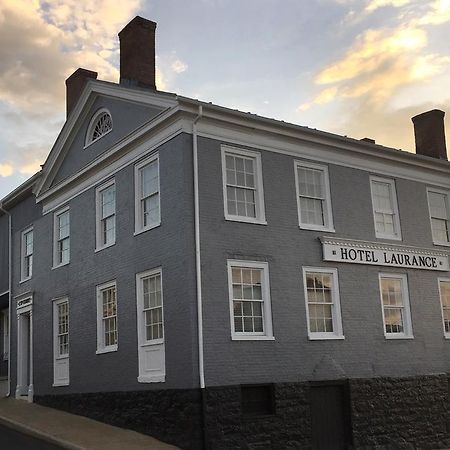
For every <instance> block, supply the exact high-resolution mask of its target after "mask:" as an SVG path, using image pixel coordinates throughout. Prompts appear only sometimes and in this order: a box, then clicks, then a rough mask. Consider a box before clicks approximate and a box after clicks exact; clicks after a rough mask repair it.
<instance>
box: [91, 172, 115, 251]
mask: <svg viewBox="0 0 450 450" xmlns="http://www.w3.org/2000/svg"><path fill="white" fill-rule="evenodd" d="M95 196H96V214H97V224H96V236H97V250H101V249H103V248H105V247H109V246H110V245H113V244H115V242H116V185H115V183H114V180H112V181H109V182H108V183H106V184H104V185H102V186H100V187H98V188H97V189H96V191H95Z"/></svg>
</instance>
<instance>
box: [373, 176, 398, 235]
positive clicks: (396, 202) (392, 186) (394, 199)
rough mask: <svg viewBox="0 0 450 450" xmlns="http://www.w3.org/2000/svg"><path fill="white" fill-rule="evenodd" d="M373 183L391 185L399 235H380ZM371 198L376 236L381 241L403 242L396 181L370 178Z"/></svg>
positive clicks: (395, 224)
mask: <svg viewBox="0 0 450 450" xmlns="http://www.w3.org/2000/svg"><path fill="white" fill-rule="evenodd" d="M373 182H377V183H384V184H389V186H390V187H391V193H392V202H393V205H392V208H393V212H394V227H395V228H396V230H397V233H395V234H386V233H379V232H378V231H377V220H376V215H375V213H376V211H375V203H374V196H373ZM370 196H371V200H372V213H373V226H374V228H375V236H376V237H377V238H379V239H392V240H396V241H401V240H402V230H401V228H400V215H399V210H398V201H397V190H396V189H395V180H394V179H392V178H382V177H378V176H373V175H371V176H370Z"/></svg>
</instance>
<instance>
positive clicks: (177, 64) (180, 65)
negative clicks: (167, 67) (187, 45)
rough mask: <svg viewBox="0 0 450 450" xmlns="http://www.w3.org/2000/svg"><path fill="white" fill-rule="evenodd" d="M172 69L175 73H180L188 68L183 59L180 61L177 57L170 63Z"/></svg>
mask: <svg viewBox="0 0 450 450" xmlns="http://www.w3.org/2000/svg"><path fill="white" fill-rule="evenodd" d="M171 67H172V70H173V71H174V72H175V73H182V72H185V71H186V70H187V68H188V66H187V64H185V63H184V62H183V61H180V60H179V59H177V60H175V61H174V62H173V63H172V66H171Z"/></svg>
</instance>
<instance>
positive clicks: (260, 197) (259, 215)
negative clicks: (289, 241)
mask: <svg viewBox="0 0 450 450" xmlns="http://www.w3.org/2000/svg"><path fill="white" fill-rule="evenodd" d="M221 152H222V187H223V208H224V214H225V220H231V221H234V222H247V223H254V224H259V225H267V222H266V210H265V205H264V186H263V176H262V162H261V153H260V152H255V151H252V150H244V149H242V148H238V147H231V146H229V145H222V146H221ZM227 154H229V155H236V156H242V157H244V158H251V159H253V160H254V167H255V197H256V198H255V213H256V217H247V216H239V215H232V214H229V213H228V195H227V168H226V155H227Z"/></svg>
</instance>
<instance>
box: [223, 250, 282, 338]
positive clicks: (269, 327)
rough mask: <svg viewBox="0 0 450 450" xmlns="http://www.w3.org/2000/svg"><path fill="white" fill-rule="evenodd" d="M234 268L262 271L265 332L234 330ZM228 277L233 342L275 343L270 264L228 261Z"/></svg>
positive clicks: (236, 260)
mask: <svg viewBox="0 0 450 450" xmlns="http://www.w3.org/2000/svg"><path fill="white" fill-rule="evenodd" d="M233 267H238V268H245V269H247V268H248V269H260V270H262V277H261V290H262V297H263V298H262V300H263V301H262V302H261V303H262V307H263V329H264V331H263V332H245V331H242V332H237V331H235V330H234V308H233V277H232V269H233ZM227 275H228V302H229V308H230V325H231V339H232V340H233V341H273V340H275V337H274V335H273V324H272V303H271V298H270V277H269V263H267V262H263V261H246V260H238V259H228V260H227Z"/></svg>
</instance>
